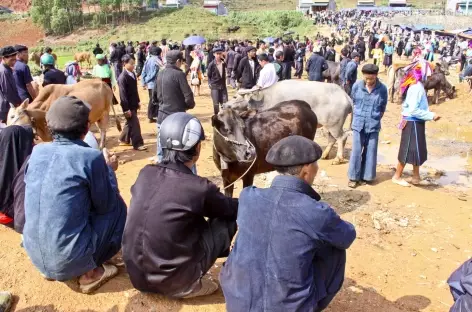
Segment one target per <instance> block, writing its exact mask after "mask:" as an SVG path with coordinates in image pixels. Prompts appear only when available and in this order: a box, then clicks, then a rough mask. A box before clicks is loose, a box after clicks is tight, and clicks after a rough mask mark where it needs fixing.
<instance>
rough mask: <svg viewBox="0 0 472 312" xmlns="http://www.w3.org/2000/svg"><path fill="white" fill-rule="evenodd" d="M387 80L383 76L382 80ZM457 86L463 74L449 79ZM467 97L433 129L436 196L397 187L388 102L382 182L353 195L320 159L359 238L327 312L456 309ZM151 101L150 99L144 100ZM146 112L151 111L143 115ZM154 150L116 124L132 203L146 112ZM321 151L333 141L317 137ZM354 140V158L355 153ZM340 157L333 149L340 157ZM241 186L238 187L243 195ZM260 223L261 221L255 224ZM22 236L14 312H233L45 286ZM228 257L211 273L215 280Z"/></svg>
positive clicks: (11, 264)
mask: <svg viewBox="0 0 472 312" xmlns="http://www.w3.org/2000/svg"><path fill="white" fill-rule="evenodd" d="M381 79H384V76H382V75H381ZM448 79H450V80H451V82H453V83H455V84H456V85H457V83H456V81H454V79H457V77H456V76H455V74H453V75H452V76H450V77H448ZM205 85H206V83H204V86H203V87H202V88H203V89H202V91H203V92H202V96H201V97H197V98H196V103H197V104H196V108H195V109H194V110H192V111H190V113H192V114H194V115H195V116H197V117H198V118H199V119H200V120H201V121H202V123H203V126H204V128H205V132H206V133H207V137H208V140H207V141H205V142H203V148H202V155H201V158H200V161H199V163H198V172H199V174H200V175H202V176H205V177H207V178H209V179H211V180H212V181H214V182H215V183H217V184H219V185H221V179H220V178H219V173H218V171H217V169H216V167H215V165H214V164H213V160H212V157H211V152H212V148H211V147H212V143H211V139H212V131H211V124H210V117H211V114H212V111H213V108H212V105H211V100H210V97H209V90H208V88H207V87H206V86H205ZM458 88H459V97H458V98H456V99H454V100H451V101H448V102H443V99H442V100H441V104H439V105H433V106H432V110H433V111H436V112H438V113H439V114H441V115H442V116H443V119H442V120H441V121H439V122H437V123H432V122H431V123H428V124H427V126H426V127H427V140H428V149H429V155H428V156H429V160H428V162H426V166H427V167H428V168H426V167H425V168H424V174H425V175H429V176H430V177H431V178H432V179H433V180H434V181H436V183H437V185H435V186H434V187H429V188H416V187H412V188H402V187H400V186H397V185H394V184H392V183H391V181H390V179H391V177H392V174H393V171H392V166H393V165H395V163H396V156H397V152H398V144H399V142H400V133H399V131H398V130H397V129H396V124H397V123H398V121H399V116H400V105H397V104H392V103H389V104H388V107H387V112H386V114H385V118H384V120H383V129H382V131H381V135H380V136H381V139H380V141H381V142H382V143H381V144H380V146H379V166H378V177H377V180H376V181H375V183H374V184H373V185H366V186H361V187H359V188H357V189H355V190H351V189H348V187H347V182H348V181H347V169H348V164H342V165H338V166H333V165H331V160H326V161H320V172H319V175H318V177H317V179H316V181H315V184H314V187H315V188H316V189H317V190H318V191H319V192H320V193H321V195H322V198H323V200H325V201H327V202H329V203H330V204H331V205H332V206H333V207H335V208H336V210H337V211H338V212H339V213H340V214H341V216H342V217H343V218H344V219H346V220H348V221H350V222H352V223H353V224H354V225H355V226H356V229H357V234H358V237H357V240H356V241H355V242H354V244H353V245H352V247H351V248H350V249H349V251H348V261H347V267H346V280H345V284H344V286H343V289H342V290H341V292H340V293H339V294H338V296H337V297H336V298H335V299H334V301H333V303H332V304H331V305H330V307H329V308H328V310H327V311H329V312H344V311H350V312H351V311H354V312H357V311H358V312H361V311H362V312H379V311H382V312H397V311H435V312H439V311H447V310H448V309H449V307H450V306H451V304H452V299H451V295H450V293H449V289H448V287H447V284H446V280H447V278H448V277H449V275H450V274H451V273H452V271H453V270H455V269H456V268H457V267H458V266H459V265H460V264H461V263H462V262H463V261H465V260H466V259H468V258H470V257H471V256H472V245H471V244H470V242H471V237H472V235H471V234H472V233H471V232H472V210H471V208H472V196H471V195H472V191H471V183H472V177H471V175H470V171H471V170H472V168H471V167H470V166H471V160H470V155H469V154H470V152H471V144H472V97H471V95H468V94H466V93H465V86H459V87H458ZM141 99H142V101H143V103H146V102H147V100H148V97H147V92H146V91H144V90H143V91H142V92H141ZM144 109H145V107H144ZM140 119H141V127H142V132H143V136H144V139H145V143H146V145H147V146H148V147H149V150H148V151H147V152H135V151H133V150H130V149H128V148H123V147H118V135H119V133H118V132H117V130H116V128H114V126H113V125H112V123H110V127H111V128H110V132H109V137H108V141H107V147H108V148H110V149H111V150H113V151H115V152H116V153H117V154H118V155H119V157H120V158H119V159H120V167H119V169H118V171H117V176H118V181H119V187H120V190H121V193H122V195H123V197H124V199H125V201H126V202H127V203H129V201H130V187H131V186H132V185H133V184H134V182H135V180H136V177H137V175H138V173H139V171H140V170H141V168H143V167H144V166H145V165H146V164H148V163H149V158H151V157H152V156H153V155H154V154H155V151H156V147H155V143H156V132H157V131H156V125H155V124H149V123H148V122H147V120H146V114H145V111H144V110H143V111H141V112H140ZM316 141H318V142H319V143H320V144H321V145H322V146H324V145H325V144H326V143H327V141H326V139H325V137H324V136H323V134H322V131H319V133H318V136H317V138H316ZM350 142H351V140H350V139H349V140H348V144H347V151H346V155H345V156H346V157H348V156H349V152H350V150H351V148H350V147H351V143H350ZM335 152H336V151H335V150H334V151H332V156H333V157H334V154H335ZM273 176H274V175H273V174H267V175H260V176H258V177H256V181H255V184H256V185H257V186H260V187H265V186H267V185H268V184H269V183H270V181H271V179H272V178H273ZM241 187H242V185H241V184H239V183H237V186H236V190H235V196H237V195H238V194H239V192H240V190H241ZM256 217H257V216H256ZM20 242H21V238H20V236H19V235H18V234H16V233H15V232H13V231H11V230H9V229H6V228H4V227H2V228H0V249H1V252H0V259H1V261H0V288H1V289H4V290H9V291H12V292H13V293H14V294H15V296H16V302H15V309H14V311H21V312H33V311H34V312H36V311H48V312H49V311H89V312H91V311H109V312H118V311H159V312H160V311H209V312H217V311H225V306H224V297H223V295H222V293H221V291H219V292H218V293H216V294H214V295H212V296H209V297H207V298H202V299H193V300H188V301H175V300H167V299H164V298H162V297H161V296H158V295H151V294H142V293H140V292H138V291H137V290H135V289H133V287H132V285H131V283H130V281H129V278H128V276H127V273H126V271H125V270H124V269H121V271H120V275H119V276H118V277H117V278H115V279H114V280H112V281H111V282H109V283H108V284H106V285H105V286H104V287H103V288H101V289H100V290H99V291H98V293H96V294H94V295H83V294H80V293H78V292H77V287H76V285H75V283H74V282H69V283H60V282H48V281H46V280H44V279H43V278H41V276H40V274H39V272H38V271H37V270H35V268H34V267H33V266H32V264H31V262H30V261H29V259H28V257H27V255H26V253H25V252H24V250H23V249H22V248H21V247H20ZM223 261H224V259H221V260H219V261H218V262H217V263H216V265H215V266H214V268H213V269H212V271H211V275H212V276H213V278H215V279H216V280H217V279H218V272H219V269H220V267H221V265H222V262H223Z"/></svg>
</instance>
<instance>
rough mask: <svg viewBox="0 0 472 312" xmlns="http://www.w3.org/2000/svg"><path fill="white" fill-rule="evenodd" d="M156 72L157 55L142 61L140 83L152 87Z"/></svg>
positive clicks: (157, 71)
mask: <svg viewBox="0 0 472 312" xmlns="http://www.w3.org/2000/svg"><path fill="white" fill-rule="evenodd" d="M158 73H159V64H157V56H152V57H150V58H148V59H147V60H146V62H145V63H144V68H143V72H142V73H141V85H142V86H143V87H144V86H146V87H147V88H148V89H149V90H152V89H154V86H155V84H156V78H157V74H158Z"/></svg>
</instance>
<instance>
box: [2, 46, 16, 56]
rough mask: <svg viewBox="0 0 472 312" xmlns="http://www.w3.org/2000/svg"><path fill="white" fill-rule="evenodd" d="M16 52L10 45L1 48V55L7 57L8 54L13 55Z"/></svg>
mask: <svg viewBox="0 0 472 312" xmlns="http://www.w3.org/2000/svg"><path fill="white" fill-rule="evenodd" d="M16 54H18V52H16V50H15V48H14V47H12V46H6V47H3V49H2V56H3V57H9V56H13V55H16Z"/></svg>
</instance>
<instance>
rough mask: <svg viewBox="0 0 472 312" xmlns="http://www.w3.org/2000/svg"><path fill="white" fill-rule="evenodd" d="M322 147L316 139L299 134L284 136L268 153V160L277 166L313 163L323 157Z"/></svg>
mask: <svg viewBox="0 0 472 312" xmlns="http://www.w3.org/2000/svg"><path fill="white" fill-rule="evenodd" d="M321 154H322V150H321V147H320V146H319V145H318V144H317V143H316V142H314V141H312V140H310V139H307V138H305V137H302V136H299V135H292V136H289V137H286V138H283V139H282V140H280V141H279V142H277V143H275V144H274V146H272V147H271V148H270V150H269V152H268V153H267V156H266V161H267V162H268V163H269V164H271V165H274V166H277V167H292V166H300V165H306V164H311V163H314V162H315V161H317V160H318V159H320V158H321Z"/></svg>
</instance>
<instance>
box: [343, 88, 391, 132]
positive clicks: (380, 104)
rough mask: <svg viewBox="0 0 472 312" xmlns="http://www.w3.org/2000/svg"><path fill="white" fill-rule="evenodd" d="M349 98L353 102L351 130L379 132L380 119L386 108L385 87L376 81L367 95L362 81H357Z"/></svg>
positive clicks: (386, 96) (386, 93)
mask: <svg viewBox="0 0 472 312" xmlns="http://www.w3.org/2000/svg"><path fill="white" fill-rule="evenodd" d="M351 96H352V100H353V102H354V110H353V120H352V129H353V130H356V131H361V130H364V131H365V132H366V133H372V132H379V131H380V119H382V116H383V114H384V113H385V109H386V107H387V101H388V92H387V87H386V86H385V85H384V84H383V83H381V82H380V81H379V80H377V83H376V85H375V87H374V89H373V90H372V92H371V93H369V91H367V88H366V87H365V82H364V80H359V81H357V82H356V83H355V84H354V86H353V87H352V93H351Z"/></svg>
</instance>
